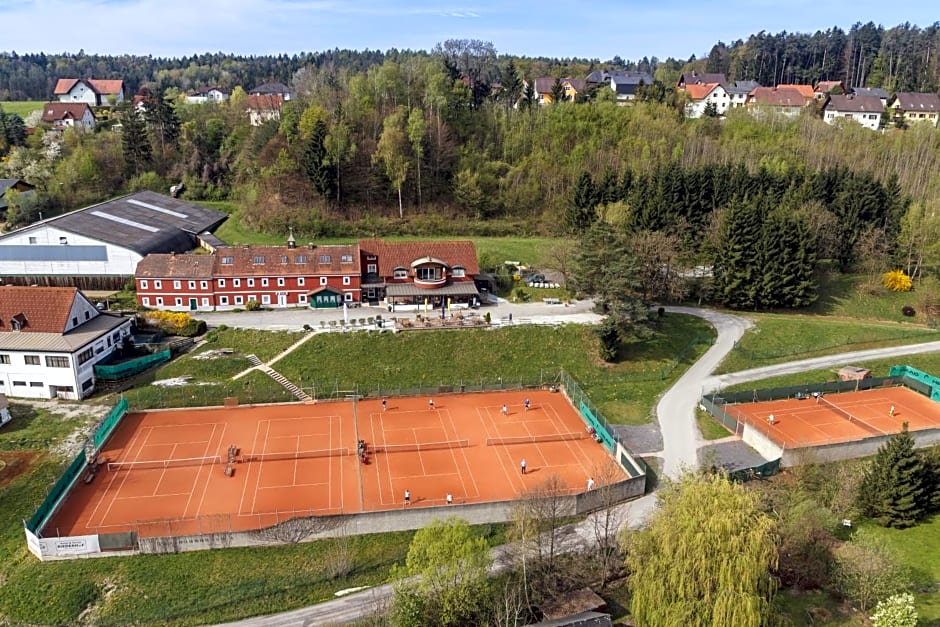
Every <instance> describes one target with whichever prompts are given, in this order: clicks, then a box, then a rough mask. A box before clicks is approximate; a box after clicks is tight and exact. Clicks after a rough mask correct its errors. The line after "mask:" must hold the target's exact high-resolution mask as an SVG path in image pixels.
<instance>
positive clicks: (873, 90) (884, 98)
mask: <svg viewBox="0 0 940 627" xmlns="http://www.w3.org/2000/svg"><path fill="white" fill-rule="evenodd" d="M852 93H853V94H855V95H856V96H875V97H877V98H878V99H879V100H881V104H882V106H885V107H887V106H888V99H889V98H890V97H891V96H890V95H889V94H888V92H886V91H885V90H884V89H882V88H881V87H855V88H854V89H852Z"/></svg>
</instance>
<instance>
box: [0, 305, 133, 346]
mask: <svg viewBox="0 0 940 627" xmlns="http://www.w3.org/2000/svg"><path fill="white" fill-rule="evenodd" d="M124 324H130V319H128V318H123V317H121V316H115V315H112V314H108V313H103V314H100V315H98V316H95V317H94V318H92V319H91V320H89V321H88V322H86V323H85V324H83V325H81V326H80V327H78V328H76V329H74V330H72V331H69V332H68V333H66V334H65V335H62V334H61V333H15V332H11V333H0V350H8V351H44V352H54V353H73V352H75V351H76V350H78V349H79V348H81V347H82V346H85V345H86V344H88V343H89V342H93V341H95V340H96V339H98V338H99V337H102V336H104V335H107V334H108V333H110V332H111V331H113V330H114V329H117V328H119V327H120V326H122V325H124Z"/></svg>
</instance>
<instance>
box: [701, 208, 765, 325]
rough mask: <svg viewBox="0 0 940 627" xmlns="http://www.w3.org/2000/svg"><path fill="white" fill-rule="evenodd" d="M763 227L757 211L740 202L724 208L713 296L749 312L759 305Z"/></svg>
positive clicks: (759, 213) (726, 303) (728, 304)
mask: <svg viewBox="0 0 940 627" xmlns="http://www.w3.org/2000/svg"><path fill="white" fill-rule="evenodd" d="M762 240H763V227H762V220H761V210H760V209H759V208H758V207H757V206H755V205H753V204H748V203H744V202H740V201H738V202H732V203H731V205H730V206H729V207H728V209H727V213H726V215H725V220H724V224H723V225H722V233H721V237H720V244H719V248H718V251H717V258H716V259H715V263H714V268H713V272H714V278H715V295H716V297H717V299H718V301H719V302H721V303H723V304H725V305H727V306H729V307H733V308H738V309H753V308H754V307H755V306H757V305H758V303H759V302H760V300H759V298H760V293H761V280H762V277H763V272H762V270H761V262H762V260H763V259H762V257H763V256H762V254H761V244H762Z"/></svg>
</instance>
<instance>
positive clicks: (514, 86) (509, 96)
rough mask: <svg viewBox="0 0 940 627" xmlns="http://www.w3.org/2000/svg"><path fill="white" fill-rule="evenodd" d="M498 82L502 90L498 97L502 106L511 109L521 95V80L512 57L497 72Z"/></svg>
mask: <svg viewBox="0 0 940 627" xmlns="http://www.w3.org/2000/svg"><path fill="white" fill-rule="evenodd" d="M499 82H500V84H501V85H502V91H501V92H500V95H499V98H500V100H501V101H502V103H503V106H504V107H506V108H507V109H509V110H512V108H513V107H514V106H516V103H517V102H519V97H520V96H521V95H522V80H521V79H520V78H519V71H518V70H517V69H516V63H515V61H513V60H512V59H509V61H508V62H507V63H506V65H505V66H504V67H503V68H502V70H501V71H500V73H499Z"/></svg>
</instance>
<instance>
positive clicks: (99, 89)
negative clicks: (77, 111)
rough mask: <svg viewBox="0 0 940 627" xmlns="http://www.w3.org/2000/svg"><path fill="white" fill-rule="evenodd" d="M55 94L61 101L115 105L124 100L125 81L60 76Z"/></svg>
mask: <svg viewBox="0 0 940 627" xmlns="http://www.w3.org/2000/svg"><path fill="white" fill-rule="evenodd" d="M54 94H55V97H56V98H58V99H59V102H75V103H77V102H84V103H85V104H87V105H89V106H92V107H104V106H115V105H119V104H121V103H122V102H124V81H122V80H101V79H95V78H60V79H59V80H58V81H57V82H56V85H55V91H54Z"/></svg>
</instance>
